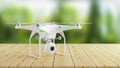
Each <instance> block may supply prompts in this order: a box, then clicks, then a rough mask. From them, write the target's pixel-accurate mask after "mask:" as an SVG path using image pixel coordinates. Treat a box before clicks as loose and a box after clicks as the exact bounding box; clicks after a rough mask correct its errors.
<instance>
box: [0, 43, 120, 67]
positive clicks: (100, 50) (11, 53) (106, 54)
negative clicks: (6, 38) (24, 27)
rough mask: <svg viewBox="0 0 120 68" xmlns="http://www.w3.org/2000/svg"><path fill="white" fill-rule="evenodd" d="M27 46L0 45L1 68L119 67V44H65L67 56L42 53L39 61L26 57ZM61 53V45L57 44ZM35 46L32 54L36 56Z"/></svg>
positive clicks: (34, 45) (35, 45)
mask: <svg viewBox="0 0 120 68" xmlns="http://www.w3.org/2000/svg"><path fill="white" fill-rule="evenodd" d="M28 46H29V45H28V44H0V67H1V68H8V67H9V68H13V67H14V68H23V67H24V68H39V67H116V68H117V67H120V44H67V54H66V55H65V56H60V55H57V54H49V53H46V52H44V50H43V47H44V45H43V44H42V57H41V58H39V59H36V58H33V57H30V56H28ZM57 48H58V50H57V51H59V52H63V44H57ZM36 49H37V44H33V53H34V54H37V50H36Z"/></svg>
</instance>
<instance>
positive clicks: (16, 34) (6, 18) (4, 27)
mask: <svg viewBox="0 0 120 68" xmlns="http://www.w3.org/2000/svg"><path fill="white" fill-rule="evenodd" d="M20 20H22V21H24V22H30V21H32V12H31V11H30V10H29V9H28V8H27V7H18V6H11V7H10V6H9V8H7V9H4V10H3V11H2V12H1V13H0V31H1V33H0V43H11V42H12V43H26V42H28V41H26V40H28V37H29V36H28V32H26V31H23V30H19V31H18V30H15V28H14V27H15V25H14V24H16V23H17V22H18V21H20ZM11 23H12V24H11ZM27 36H28V37H27Z"/></svg>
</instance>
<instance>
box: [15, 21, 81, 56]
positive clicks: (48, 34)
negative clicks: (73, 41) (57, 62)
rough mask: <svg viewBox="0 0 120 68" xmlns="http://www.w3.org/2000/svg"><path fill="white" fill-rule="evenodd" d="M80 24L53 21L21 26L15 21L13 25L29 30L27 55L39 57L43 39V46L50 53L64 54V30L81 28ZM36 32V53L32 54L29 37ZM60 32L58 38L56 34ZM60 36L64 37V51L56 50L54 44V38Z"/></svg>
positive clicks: (16, 27)
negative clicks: (64, 23) (71, 24)
mask: <svg viewBox="0 0 120 68" xmlns="http://www.w3.org/2000/svg"><path fill="white" fill-rule="evenodd" d="M81 28H82V27H81V25H80V24H79V23H76V24H75V26H68V25H58V24H55V23H44V24H41V23H40V22H38V23H36V24H35V25H31V26H22V25H21V23H17V24H16V26H15V29H25V30H29V31H31V34H30V37H29V52H28V53H29V56H32V57H35V58H40V57H41V46H40V43H41V40H44V41H45V42H46V44H45V46H44V50H45V51H46V52H48V53H51V54H55V53H56V54H61V55H65V54H66V38H65V34H64V31H66V30H71V29H81ZM36 33H37V34H38V41H39V43H38V55H37V56H36V55H33V54H32V50H31V49H32V44H31V39H32V37H33V36H34V35H35V34H36ZM57 34H60V36H59V37H58V38H56V35H57ZM61 37H62V38H63V39H64V53H59V52H56V50H57V49H56V45H55V39H59V40H61Z"/></svg>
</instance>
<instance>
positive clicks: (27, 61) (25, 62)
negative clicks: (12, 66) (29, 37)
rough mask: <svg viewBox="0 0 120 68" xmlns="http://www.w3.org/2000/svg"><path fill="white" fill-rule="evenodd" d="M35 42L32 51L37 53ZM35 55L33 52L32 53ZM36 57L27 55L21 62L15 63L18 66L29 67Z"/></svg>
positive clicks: (20, 67)
mask: <svg viewBox="0 0 120 68" xmlns="http://www.w3.org/2000/svg"><path fill="white" fill-rule="evenodd" d="M37 48H38V47H37V44H33V50H32V53H33V54H34V53H37ZM34 55H35V54H34ZM35 59H36V58H35V57H31V56H29V55H28V56H27V57H26V59H24V60H23V61H22V62H21V63H19V64H17V67H18V68H31V65H32V63H33V62H34V60H35Z"/></svg>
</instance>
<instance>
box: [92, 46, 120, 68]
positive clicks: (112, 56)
mask: <svg viewBox="0 0 120 68" xmlns="http://www.w3.org/2000/svg"><path fill="white" fill-rule="evenodd" d="M93 47H94V48H95V49H97V50H98V51H100V52H101V54H102V55H103V56H106V58H108V59H110V60H111V61H112V62H113V63H115V64H117V66H120V62H119V61H120V55H119V54H117V53H115V52H113V51H111V50H110V48H111V47H110V48H107V47H108V46H106V45H103V46H101V45H93ZM117 66H116V67H117Z"/></svg>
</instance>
